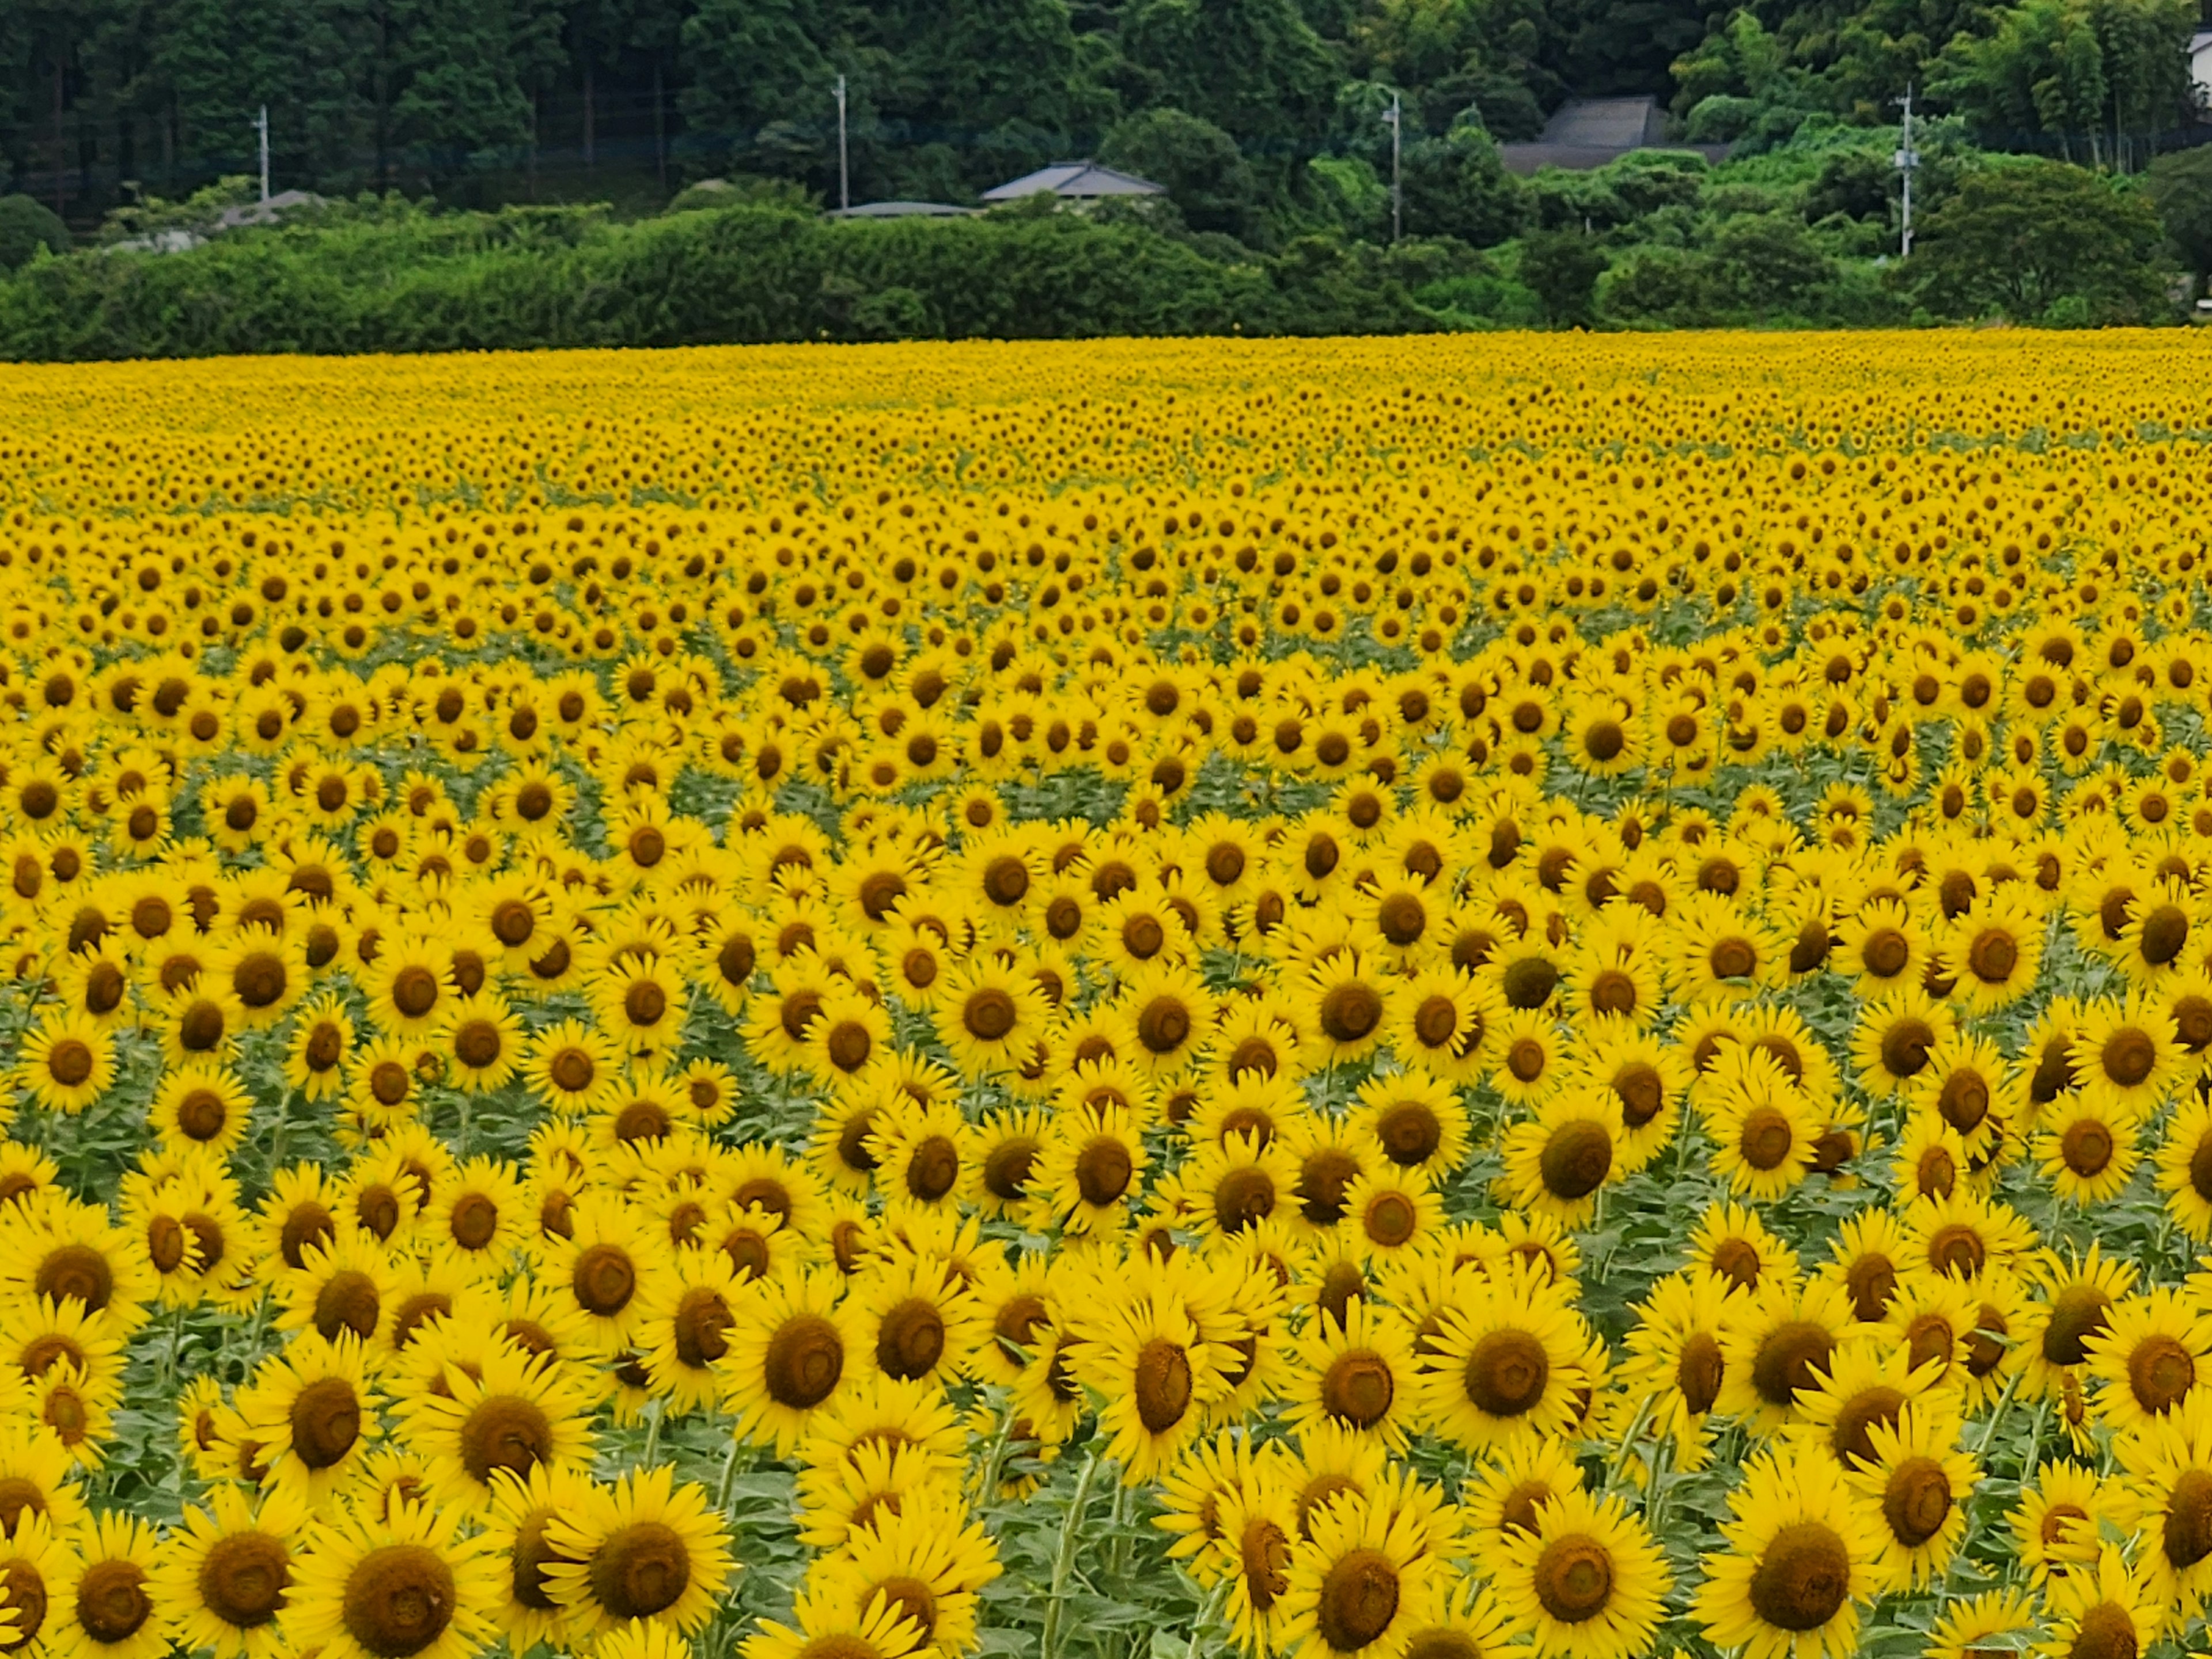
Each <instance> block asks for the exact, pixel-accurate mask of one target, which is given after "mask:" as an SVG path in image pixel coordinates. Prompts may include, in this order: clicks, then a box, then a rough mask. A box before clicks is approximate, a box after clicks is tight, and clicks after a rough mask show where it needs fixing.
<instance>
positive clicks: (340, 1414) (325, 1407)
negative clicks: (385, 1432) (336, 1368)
mask: <svg viewBox="0 0 2212 1659" xmlns="http://www.w3.org/2000/svg"><path fill="white" fill-rule="evenodd" d="M291 1417H292V1449H293V1451H294V1452H295V1454H297V1455H298V1457H299V1459H300V1461H301V1462H302V1463H305V1464H306V1465H307V1467H308V1468H311V1469H327V1468H331V1467H332V1466H333V1465H335V1464H337V1463H339V1462H343V1460H344V1458H345V1455H346V1454H347V1453H348V1452H349V1451H351V1450H352V1449H354V1445H355V1443H356V1442H357V1441H359V1440H360V1438H361V1400H360V1397H359V1396H358V1395H356V1394H355V1393H354V1389H353V1384H352V1383H349V1382H347V1381H346V1380H345V1378H343V1377H342V1376H323V1377H318V1378H316V1380H315V1381H313V1383H308V1384H307V1387H306V1388H304V1389H301V1390H300V1392H299V1394H298V1395H297V1396H295V1398H294V1400H293V1401H292V1413H291Z"/></svg>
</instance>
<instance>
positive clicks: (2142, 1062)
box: [2067, 991, 2181, 1119]
mask: <svg viewBox="0 0 2212 1659" xmlns="http://www.w3.org/2000/svg"><path fill="white" fill-rule="evenodd" d="M2067 1060H2068V1062H2069V1064H2070V1065H2071V1066H2072V1068H2073V1073H2074V1076H2075V1078H2076V1079H2079V1080H2080V1083H2081V1089H2082V1091H2083V1092H2084V1093H2085V1094H2087V1095H2089V1096H2091V1097H2095V1098H2099V1099H2101V1100H2104V1101H2107V1102H2109V1103H2112V1105H2114V1106H2117V1107H2120V1108H2123V1109H2128V1110H2130V1111H2132V1112H2133V1113H2134V1114H2135V1115H2136V1117H2137V1118H2138V1119H2141V1118H2145V1117H2148V1116H2149V1115H2152V1114H2153V1113H2154V1112H2155V1111H2156V1109H2157V1108H2158V1107H2159V1105H2160V1103H2162V1102H2163V1101H2164V1099H2165V1097H2166V1094H2167V1092H2168V1091H2170V1090H2171V1089H2172V1087H2173V1085H2174V1084H2175V1082H2176V1080H2177V1079H2179V1075H2180V1071H2181V1050H2180V1045H2179V1042H2177V1041H2176V1039H2175V1036H2174V1029H2173V1019H2172V1016H2171V1015H2170V1014H2169V1013H2167V1012H2166V1010H2165V1009H2164V1008H2163V1007H2161V1006H2160V1005H2159V1004H2157V1003H2156V1002H2154V1001H2153V1000H2150V999H2149V998H2148V997H2146V996H2145V995H2144V994H2143V993H2142V992H2140V991H2132V992H2130V993H2129V994H2128V996H2127V999H2126V1000H2125V1001H2124V1002H2119V1003H2114V1002H2110V1001H2103V1002H2098V1003H2093V1004H2092V1005H2090V1006H2088V1007H2087V1008H2086V1009H2084V1010H2083V1013H2082V1021H2081V1027H2080V1030H2078V1031H2077V1032H2076V1034H2075V1037H2074V1040H2073V1042H2071V1044H2069V1047H2068V1048H2067Z"/></svg>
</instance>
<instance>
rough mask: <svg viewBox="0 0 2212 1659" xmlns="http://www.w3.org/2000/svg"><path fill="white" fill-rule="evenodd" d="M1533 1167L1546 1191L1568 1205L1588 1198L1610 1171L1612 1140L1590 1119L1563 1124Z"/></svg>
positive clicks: (1602, 1128)
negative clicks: (1540, 1177) (1565, 1201)
mask: <svg viewBox="0 0 2212 1659" xmlns="http://www.w3.org/2000/svg"><path fill="white" fill-rule="evenodd" d="M1536 1167H1537V1171H1538V1173H1539V1174H1540V1175H1541V1176H1542V1177H1543V1181H1544V1189H1545V1190H1546V1191H1547V1192H1549V1193H1551V1194H1553V1195H1554V1196H1556V1197H1559V1198H1563V1199H1565V1200H1568V1201H1570V1202H1572V1201H1574V1200H1578V1199H1584V1198H1588V1197H1589V1195H1590V1194H1592V1193H1594V1192H1595V1191H1596V1190H1597V1189H1598V1188H1600V1187H1601V1186H1603V1185H1604V1184H1605V1178H1606V1176H1608V1175H1610V1174H1611V1173H1612V1172H1613V1137H1612V1136H1611V1135H1609V1134H1607V1133H1606V1128H1605V1125H1603V1124H1602V1123H1599V1122H1596V1121H1593V1120H1591V1119H1589V1118H1577V1119H1576V1120H1574V1121H1572V1122H1570V1123H1563V1124H1561V1125H1560V1126H1559V1127H1558V1128H1557V1129H1554V1130H1553V1132H1552V1135H1551V1138H1550V1139H1547V1141H1545V1143H1544V1150H1543V1151H1542V1152H1541V1153H1540V1154H1539V1155H1538V1157H1537V1160H1536Z"/></svg>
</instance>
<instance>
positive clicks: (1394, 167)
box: [1383, 91, 1406, 242]
mask: <svg viewBox="0 0 2212 1659" xmlns="http://www.w3.org/2000/svg"><path fill="white" fill-rule="evenodd" d="M1383 119H1384V120H1385V121H1388V122H1389V124H1390V240H1392V241H1393V242H1395V241H1396V240H1398V239H1399V238H1400V237H1401V236H1402V235H1404V234H1406V191H1405V186H1404V185H1403V184H1402V183H1401V180H1400V175H1399V170H1398V163H1399V158H1400V153H1401V148H1402V145H1401V139H1402V138H1403V137H1404V129H1405V125H1406V106H1405V103H1404V101H1403V100H1402V99H1401V97H1400V95H1399V94H1397V93H1396V92H1395V91H1394V92H1392V93H1391V94H1390V107H1389V109H1387V110H1385V111H1384V112H1383Z"/></svg>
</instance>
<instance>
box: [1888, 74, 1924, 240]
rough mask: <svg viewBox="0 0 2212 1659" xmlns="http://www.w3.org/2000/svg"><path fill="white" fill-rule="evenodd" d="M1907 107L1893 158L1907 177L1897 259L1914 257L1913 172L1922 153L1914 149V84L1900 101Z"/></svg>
mask: <svg viewBox="0 0 2212 1659" xmlns="http://www.w3.org/2000/svg"><path fill="white" fill-rule="evenodd" d="M1899 101H1900V102H1901V103H1903V105H1904V106H1905V125H1904V128H1903V130H1902V131H1899V134H1898V142H1897V154H1896V155H1894V156H1893V157H1892V158H1891V159H1892V161H1893V162H1894V163H1895V165H1896V167H1897V170H1898V172H1899V173H1902V174H1904V176H1905V214H1904V235H1903V236H1902V237H1901V238H1900V239H1899V246H1898V254H1897V257H1898V258H1900V259H1910V258H1911V257H1912V170H1913V168H1915V167H1918V166H1919V165H1920V152H1919V151H1918V150H1917V149H1913V148H1912V83H1911V82H1910V81H1908V82H1905V96H1904V98H1903V99H1901V100H1899Z"/></svg>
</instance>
